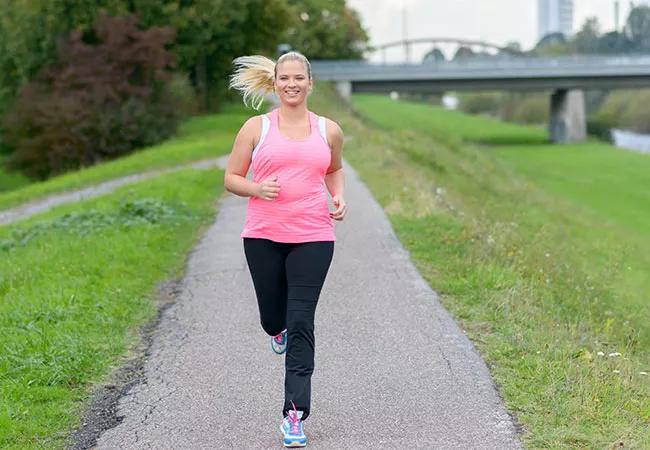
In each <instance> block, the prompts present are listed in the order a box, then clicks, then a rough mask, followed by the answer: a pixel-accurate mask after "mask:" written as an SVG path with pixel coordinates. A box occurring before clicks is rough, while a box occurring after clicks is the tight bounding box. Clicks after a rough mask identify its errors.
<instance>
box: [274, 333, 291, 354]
mask: <svg viewBox="0 0 650 450" xmlns="http://www.w3.org/2000/svg"><path fill="white" fill-rule="evenodd" d="M271 348H272V349H273V351H274V352H275V353H277V354H278V355H281V354H283V353H284V352H286V351H287V330H284V331H283V332H282V333H280V334H278V335H277V336H273V337H272V338H271Z"/></svg>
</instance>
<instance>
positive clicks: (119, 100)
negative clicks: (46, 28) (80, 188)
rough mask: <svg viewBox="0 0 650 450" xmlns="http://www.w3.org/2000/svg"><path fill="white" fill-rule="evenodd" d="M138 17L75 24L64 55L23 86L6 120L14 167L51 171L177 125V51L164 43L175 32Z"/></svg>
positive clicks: (155, 137) (161, 135)
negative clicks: (84, 26) (86, 32)
mask: <svg viewBox="0 0 650 450" xmlns="http://www.w3.org/2000/svg"><path fill="white" fill-rule="evenodd" d="M136 25H137V20H136V19H134V18H131V17H109V16H107V15H105V14H102V15H101V16H100V17H99V19H98V20H97V22H96V24H95V31H94V35H93V36H82V34H81V32H79V31H75V32H73V33H72V34H71V35H70V38H69V40H68V41H67V42H66V43H65V44H64V45H63V46H62V48H61V51H60V54H59V61H58V63H57V64H55V65H53V66H50V67H47V68H46V69H44V70H43V71H42V72H41V73H40V74H39V76H38V77H37V79H36V80H35V81H33V82H31V83H29V84H27V85H26V86H25V87H24V88H23V89H22V90H21V92H20V95H19V97H18V99H17V101H16V103H15V104H14V106H13V108H12V110H11V111H10V112H9V114H7V116H6V117H5V121H4V129H5V132H4V139H6V140H7V142H8V144H9V145H10V146H12V147H13V148H15V152H14V153H13V154H12V155H11V159H10V164H11V166H12V167H14V168H17V169H20V170H22V171H24V172H25V173H26V174H28V175H30V176H32V177H36V178H46V177H48V176H50V175H52V174H57V173H61V172H65V171H68V170H75V169H78V168H80V167H84V166H88V165H92V164H95V163H97V162H100V161H104V160H108V159H112V158H115V157H118V156H121V155H124V154H126V153H129V152H131V151H133V150H134V149H136V148H140V147H144V146H148V145H153V144H155V143H157V142H160V141H162V140H164V139H166V138H168V137H169V136H171V135H172V134H173V133H174V132H175V129H176V126H177V123H178V119H179V116H180V111H179V109H178V95H177V93H175V92H174V87H169V85H168V83H169V78H170V74H171V73H170V69H171V68H173V67H174V66H175V57H174V55H173V54H172V53H171V52H170V51H168V50H167V49H166V46H167V45H169V44H170V43H171V42H173V40H174V37H175V32H174V30H173V29H171V28H162V27H152V28H149V29H147V30H139V29H138V28H137V26H136ZM88 42H91V43H92V44H89V43H88ZM177 91H178V89H177Z"/></svg>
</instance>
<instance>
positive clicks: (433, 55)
mask: <svg viewBox="0 0 650 450" xmlns="http://www.w3.org/2000/svg"><path fill="white" fill-rule="evenodd" d="M445 60H446V58H445V54H444V53H442V50H440V49H439V48H438V47H433V48H432V49H431V51H429V52H428V53H427V54H426V55H424V58H423V59H422V62H425V63H437V62H445Z"/></svg>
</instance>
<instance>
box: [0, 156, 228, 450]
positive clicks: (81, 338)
mask: <svg viewBox="0 0 650 450" xmlns="http://www.w3.org/2000/svg"><path fill="white" fill-rule="evenodd" d="M222 180H223V172H222V171H217V170H210V171H203V170H191V169H185V170H181V171H177V172H173V173H171V174H167V175H163V176H160V177H157V178H154V179H151V180H147V181H143V182H140V183H136V184H133V185H130V186H128V187H123V188H121V189H119V190H118V191H116V192H115V193H112V194H110V195H107V196H104V197H101V198H98V199H94V200H88V201H84V202H81V203H78V204H74V205H66V206H62V207H60V208H57V209H56V210H53V211H51V212H49V213H47V214H44V215H42V216H38V217H36V218H31V219H28V220H26V221H23V222H21V223H20V224H17V225H14V226H7V227H2V228H0V349H2V351H0V447H1V448H15V449H24V448H63V447H64V445H65V444H66V443H65V438H66V434H67V432H68V430H69V429H70V428H71V427H74V426H76V425H77V423H78V417H79V414H80V413H81V411H82V410H83V407H84V404H85V403H84V400H85V399H86V398H87V396H88V388H89V387H90V385H92V384H93V383H98V382H102V381H103V380H105V379H106V377H107V375H108V374H110V371H111V369H112V367H114V366H115V365H119V364H120V361H122V357H123V355H125V353H126V351H127V350H128V349H129V347H130V346H131V345H133V344H134V343H136V342H137V341H138V334H137V328H138V326H139V325H141V324H143V323H144V322H146V321H148V320H150V319H151V318H152V317H153V316H154V315H155V311H156V305H155V298H154V297H155V294H156V292H155V286H156V285H157V284H158V283H159V282H160V281H162V280H165V279H170V278H173V277H177V276H179V275H180V274H181V271H182V269H183V267H184V262H185V255H186V254H187V252H188V251H189V250H190V249H191V247H192V246H193V245H194V244H195V243H196V240H197V237H198V235H199V232H200V230H201V228H202V227H204V226H205V225H206V224H207V223H209V222H210V221H211V219H212V217H213V215H214V204H215V202H214V200H215V198H216V197H217V196H218V195H219V194H220V192H221V191H222V182H223V181H222Z"/></svg>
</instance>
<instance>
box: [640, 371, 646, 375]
mask: <svg viewBox="0 0 650 450" xmlns="http://www.w3.org/2000/svg"><path fill="white" fill-rule="evenodd" d="M639 375H648V372H639Z"/></svg>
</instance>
